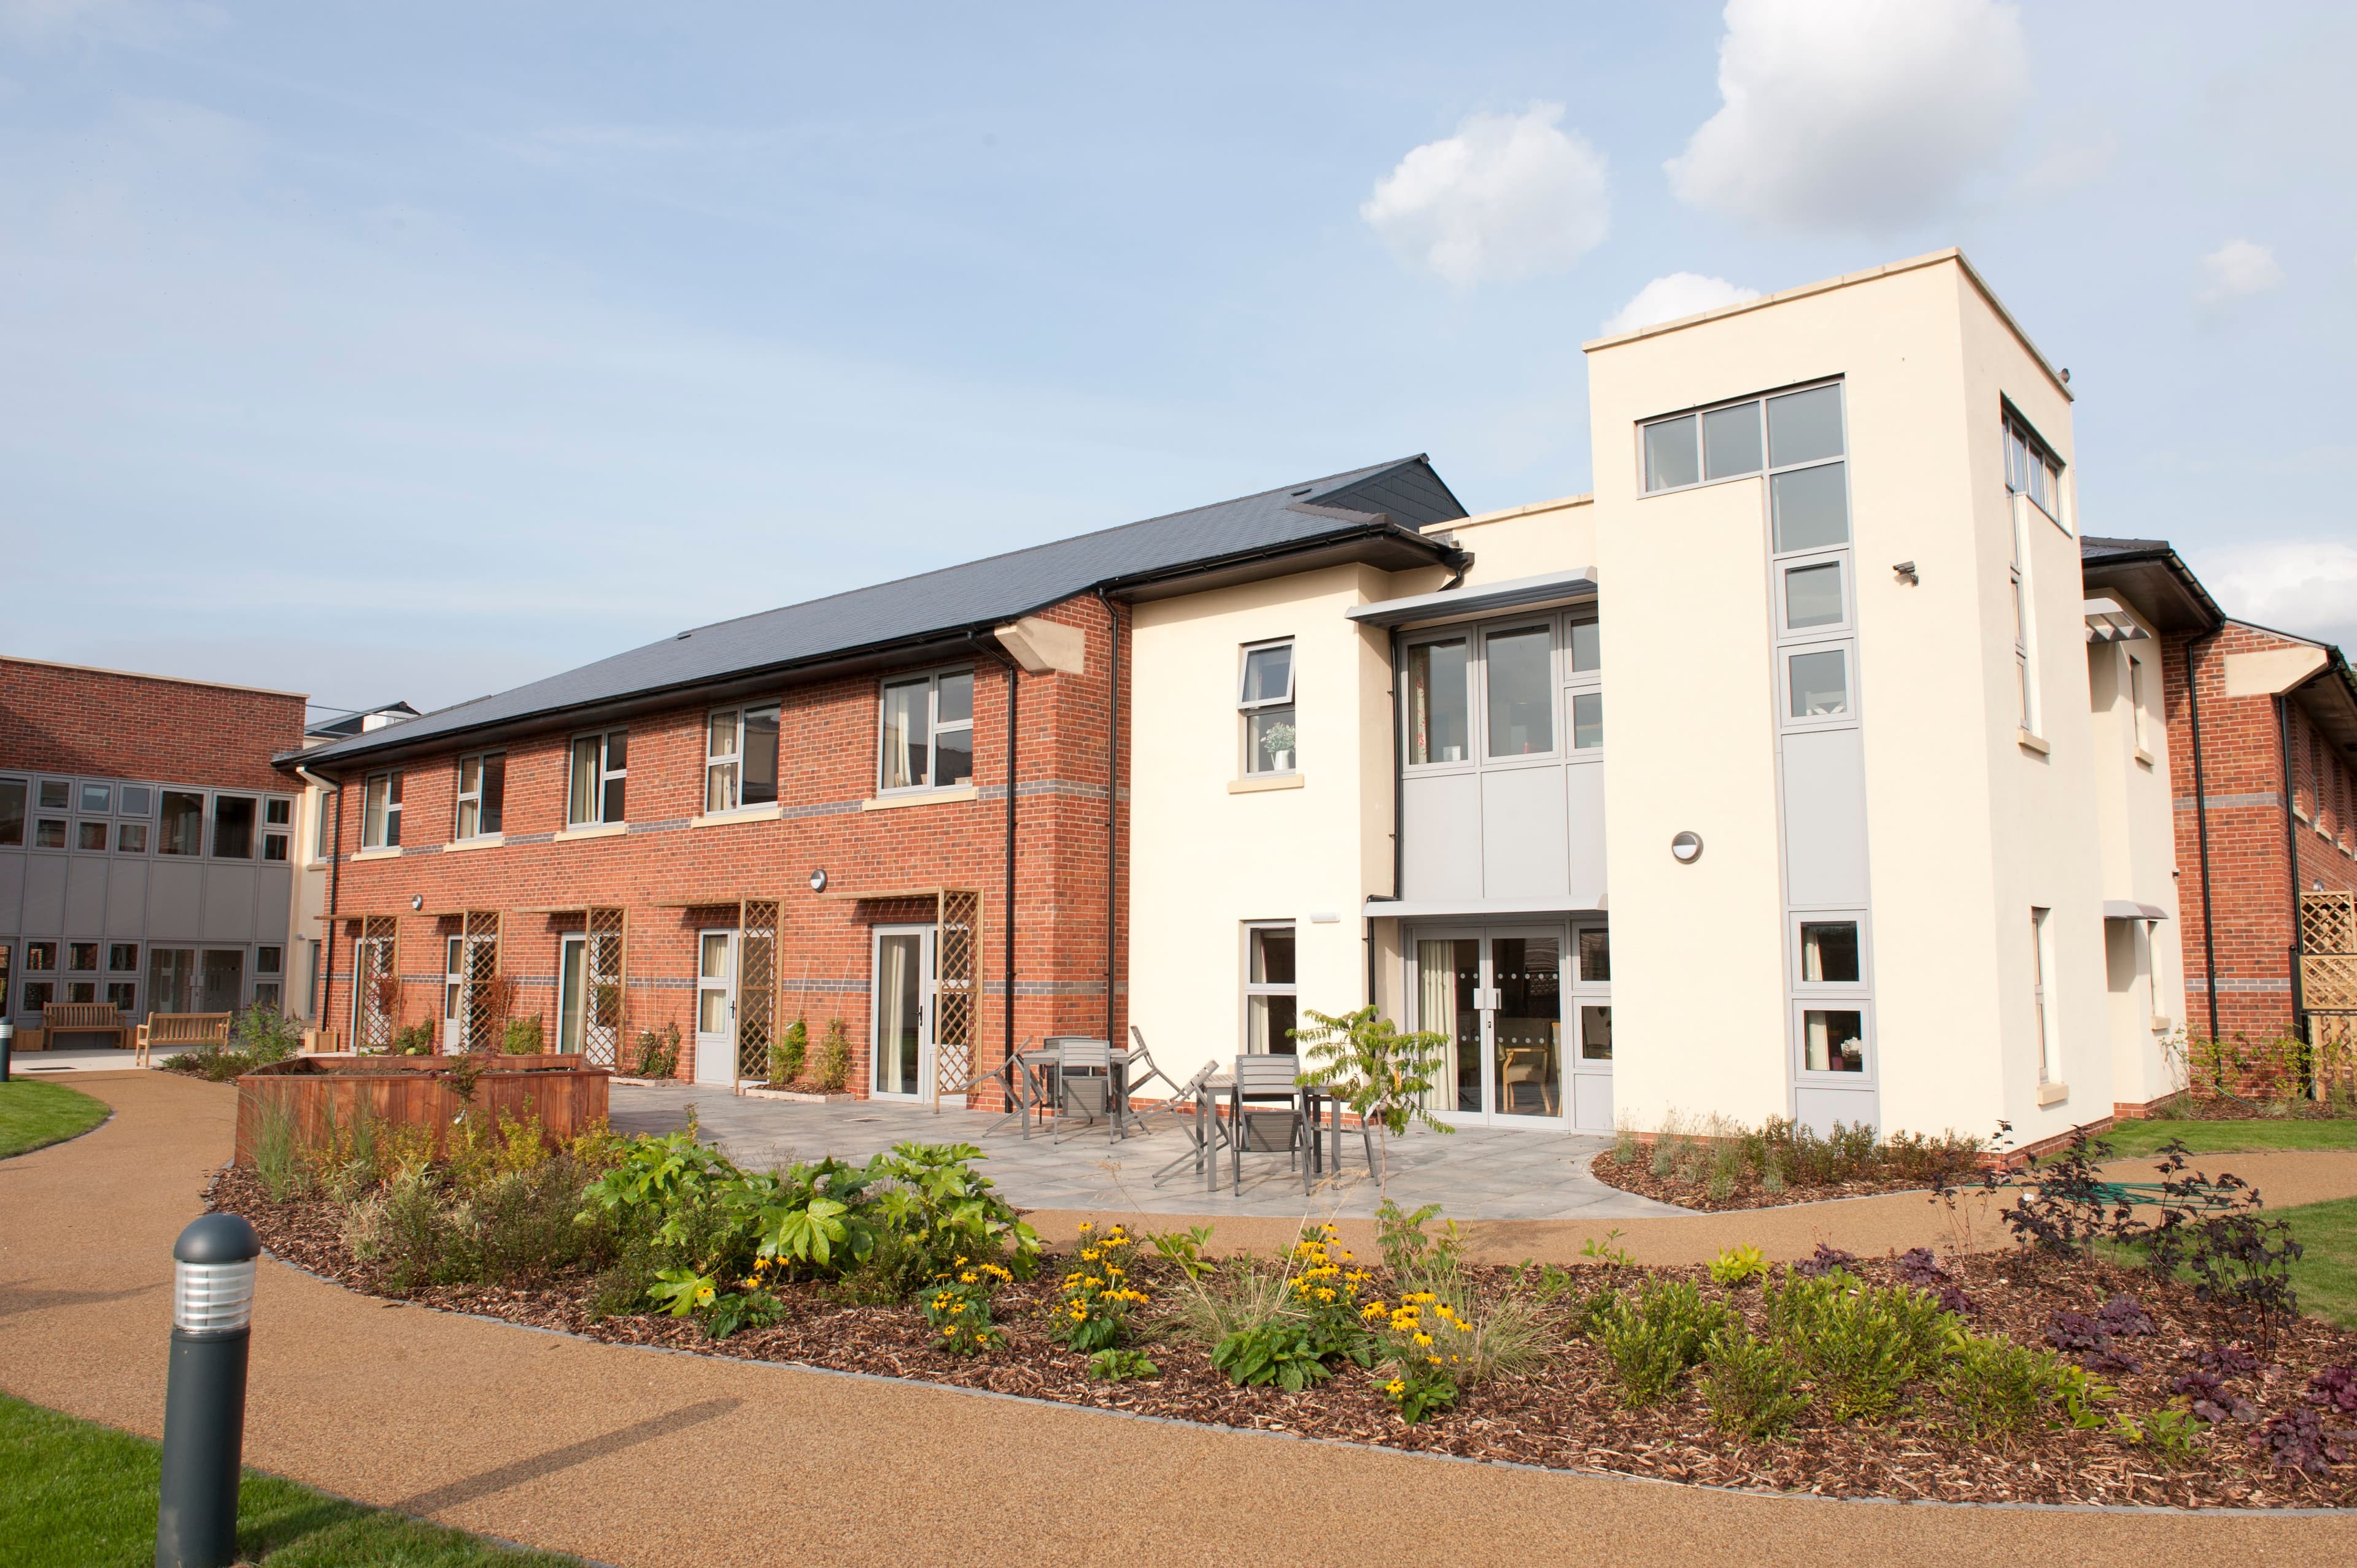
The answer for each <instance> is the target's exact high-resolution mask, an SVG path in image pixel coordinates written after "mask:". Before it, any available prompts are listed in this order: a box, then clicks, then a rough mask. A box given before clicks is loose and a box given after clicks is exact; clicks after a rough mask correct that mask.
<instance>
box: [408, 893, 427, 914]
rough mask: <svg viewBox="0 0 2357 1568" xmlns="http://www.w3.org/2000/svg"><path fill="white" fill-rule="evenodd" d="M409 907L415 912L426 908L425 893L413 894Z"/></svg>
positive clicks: (410, 897)
mask: <svg viewBox="0 0 2357 1568" xmlns="http://www.w3.org/2000/svg"><path fill="white" fill-rule="evenodd" d="M409 907H410V908H411V909H412V910H413V911H414V910H418V909H423V908H425V894H423V893H412V894H411V895H410V896H409Z"/></svg>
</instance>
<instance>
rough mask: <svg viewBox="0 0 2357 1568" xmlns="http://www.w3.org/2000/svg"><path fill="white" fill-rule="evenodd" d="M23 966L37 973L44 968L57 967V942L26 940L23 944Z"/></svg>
mask: <svg viewBox="0 0 2357 1568" xmlns="http://www.w3.org/2000/svg"><path fill="white" fill-rule="evenodd" d="M25 967H26V968H27V969H29V970H32V971H34V972H37V973H38V972H42V971H45V970H52V969H55V968H57V967H58V944H57V943H55V942H27V943H26V944H25Z"/></svg>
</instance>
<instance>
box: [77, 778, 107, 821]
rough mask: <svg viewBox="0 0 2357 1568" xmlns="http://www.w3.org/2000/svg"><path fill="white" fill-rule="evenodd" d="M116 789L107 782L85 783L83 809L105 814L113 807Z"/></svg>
mask: <svg viewBox="0 0 2357 1568" xmlns="http://www.w3.org/2000/svg"><path fill="white" fill-rule="evenodd" d="M113 803H114V789H113V786H112V785H107V784H85V785H83V786H82V787H81V809H82V810H83V811H91V812H94V813H96V814H97V815H99V816H104V815H105V814H106V813H107V812H108V811H110V810H112V809H113Z"/></svg>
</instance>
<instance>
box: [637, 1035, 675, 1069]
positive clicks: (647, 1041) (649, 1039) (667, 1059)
mask: <svg viewBox="0 0 2357 1568" xmlns="http://www.w3.org/2000/svg"><path fill="white" fill-rule="evenodd" d="M679 1044H680V1041H679V1026H678V1025H677V1024H665V1025H664V1026H662V1028H661V1029H660V1030H656V1029H641V1030H640V1031H639V1065H638V1074H637V1076H639V1077H640V1078H669V1077H671V1076H672V1075H673V1073H675V1072H677V1071H678V1070H679Z"/></svg>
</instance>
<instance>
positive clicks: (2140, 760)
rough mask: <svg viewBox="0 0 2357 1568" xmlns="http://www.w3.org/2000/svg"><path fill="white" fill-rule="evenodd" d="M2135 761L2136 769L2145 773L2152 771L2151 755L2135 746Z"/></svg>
mask: <svg viewBox="0 0 2357 1568" xmlns="http://www.w3.org/2000/svg"><path fill="white" fill-rule="evenodd" d="M2136 766H2137V767H2139V768H2143V769H2144V770H2145V771H2146V772H2147V773H2149V772H2151V771H2152V753H2150V752H2149V751H2147V750H2146V749H2145V748H2144V747H2142V746H2137V747H2136Z"/></svg>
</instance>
